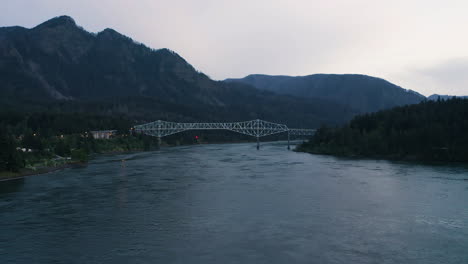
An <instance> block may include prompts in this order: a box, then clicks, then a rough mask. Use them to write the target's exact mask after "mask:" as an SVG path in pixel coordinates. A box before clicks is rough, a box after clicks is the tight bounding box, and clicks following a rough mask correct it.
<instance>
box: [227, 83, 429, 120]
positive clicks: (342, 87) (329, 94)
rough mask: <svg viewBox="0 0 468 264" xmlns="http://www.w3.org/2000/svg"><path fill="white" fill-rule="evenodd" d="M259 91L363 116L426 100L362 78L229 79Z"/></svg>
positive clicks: (394, 86)
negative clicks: (315, 100)
mask: <svg viewBox="0 0 468 264" xmlns="http://www.w3.org/2000/svg"><path fill="white" fill-rule="evenodd" d="M226 81H227V82H239V83H244V84H249V85H253V86H255V87H256V88H258V89H262V90H266V91H271V92H275V93H278V94H287V95H293V96H298V97H303V98H319V99H326V100H329V101H333V102H336V103H338V104H342V105H346V106H347V107H349V108H351V109H355V110H357V111H358V112H360V113H367V112H375V111H378V110H381V109H387V108H391V107H395V106H400V105H407V104H415V103H419V102H421V101H423V100H425V97H424V96H423V95H421V94H418V93H416V92H414V91H411V90H405V89H403V88H401V87H399V86H397V85H394V84H392V83H390V82H388V81H386V80H383V79H380V78H375V77H371V76H366V75H358V74H342V75H340V74H314V75H308V76H297V77H292V76H271V75H259V74H254V75H249V76H247V77H245V78H242V79H227V80H226Z"/></svg>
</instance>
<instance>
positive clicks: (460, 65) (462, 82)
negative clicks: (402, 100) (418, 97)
mask: <svg viewBox="0 0 468 264" xmlns="http://www.w3.org/2000/svg"><path fill="white" fill-rule="evenodd" d="M395 79H400V80H403V82H404V83H407V84H408V85H410V86H411V87H414V89H416V90H420V91H425V94H426V95H431V94H447V95H468V57H461V58H453V59H449V60H443V61H440V62H438V63H434V64H432V65H430V66H421V65H420V66H419V67H411V68H410V69H409V70H407V71H405V72H404V73H400V74H398V75H397V76H396V77H395Z"/></svg>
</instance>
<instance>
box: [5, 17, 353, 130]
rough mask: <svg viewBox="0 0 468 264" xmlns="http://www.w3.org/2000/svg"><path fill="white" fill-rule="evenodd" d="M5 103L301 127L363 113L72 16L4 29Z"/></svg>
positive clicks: (138, 116)
mask: <svg viewBox="0 0 468 264" xmlns="http://www.w3.org/2000/svg"><path fill="white" fill-rule="evenodd" d="M0 103H1V104H2V106H3V108H8V109H10V110H18V109H20V110H25V111H31V110H34V111H50V110H51V108H52V109H54V110H56V111H58V112H60V111H63V110H64V109H65V110H67V109H70V108H73V109H79V111H81V112H87V111H92V112H94V113H96V111H98V112H97V113H99V114H110V115H112V114H125V115H127V116H129V117H130V118H132V119H134V120H140V121H151V120H154V119H157V118H161V119H167V120H169V119H170V120H179V121H182V120H201V121H209V120H211V121H214V120H247V119H254V118H261V119H266V120H270V121H277V122H283V123H287V124H288V125H291V126H299V127H316V126H319V125H320V124H322V123H327V124H339V123H343V122H345V121H346V120H349V119H350V118H351V117H352V116H353V115H354V114H355V113H356V111H354V110H353V109H351V108H349V107H346V106H343V105H340V104H338V103H335V102H332V101H327V100H319V99H316V100H305V99H301V98H295V97H292V96H283V95H277V94H274V93H271V92H267V91H259V90H257V89H255V88H254V87H251V86H249V85H246V84H240V83H226V82H221V81H213V80H211V79H210V78H209V77H207V76H206V75H205V74H203V73H200V72H198V71H196V70H195V68H194V67H193V66H191V65H190V64H189V63H188V62H187V61H185V60H184V59H183V58H182V57H180V56H179V55H178V54H176V53H175V52H172V51H170V50H168V49H159V50H154V49H151V48H148V47H146V46H145V45H143V44H140V43H137V42H135V41H133V40H132V39H130V38H128V37H126V36H123V35H121V34H119V33H118V32H116V31H114V30H112V29H106V30H103V31H102V32H99V33H97V34H94V33H90V32H87V31H85V30H84V29H82V28H81V27H79V26H77V25H76V23H75V21H74V20H73V19H72V18H70V17H67V16H63V17H57V18H53V19H51V20H49V21H46V22H44V23H42V24H40V25H38V26H36V27H34V28H32V29H26V28H22V27H4V28H0ZM70 105H72V106H73V107H71V106H70Z"/></svg>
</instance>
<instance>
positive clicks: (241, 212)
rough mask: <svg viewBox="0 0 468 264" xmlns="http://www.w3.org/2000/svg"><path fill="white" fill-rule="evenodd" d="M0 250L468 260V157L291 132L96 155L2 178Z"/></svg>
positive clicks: (134, 258)
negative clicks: (422, 157)
mask: <svg viewBox="0 0 468 264" xmlns="http://www.w3.org/2000/svg"><path fill="white" fill-rule="evenodd" d="M0 263H2V264H7V263H15V264H18V263H28V264H30V263H80V264H82V263H110V264H119V263H164V264H166V263H204V264H205V263H216V264H218V263H223V264H225V263H268V264H271V263H346V264H347V263H379V264H381V263H398V264H400V263H421V264H431V263H444V264H451V263H453V264H455V263H456V264H459V263H468V168H467V167H463V166H456V165H451V166H428V165H419V164H414V163H403V162H389V161H381V160H350V159H341V158H335V157H331V156H320V155H311V154H306V153H296V152H293V151H287V150H286V145H285V143H284V142H275V143H264V144H262V147H261V149H260V150H259V151H257V150H256V146H255V144H218V145H196V146H183V147H172V148H163V149H161V150H159V151H154V152H144V153H131V154H120V155H109V156H98V157H97V158H95V159H94V160H92V161H91V162H90V163H89V164H88V166H86V167H80V168H70V169H66V170H63V171H57V172H53V173H49V174H43V175H37V176H30V177H26V178H24V179H21V180H15V181H7V182H0Z"/></svg>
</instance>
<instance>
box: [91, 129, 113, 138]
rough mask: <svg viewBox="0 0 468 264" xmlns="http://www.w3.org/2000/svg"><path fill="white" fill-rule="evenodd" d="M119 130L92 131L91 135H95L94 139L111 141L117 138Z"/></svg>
mask: <svg viewBox="0 0 468 264" xmlns="http://www.w3.org/2000/svg"><path fill="white" fill-rule="evenodd" d="M116 133H117V130H99V131H91V135H93V138H94V139H109V138H111V137H113V136H115V135H116Z"/></svg>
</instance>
